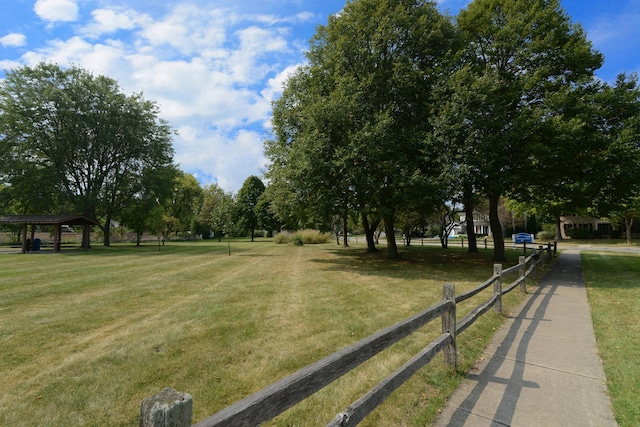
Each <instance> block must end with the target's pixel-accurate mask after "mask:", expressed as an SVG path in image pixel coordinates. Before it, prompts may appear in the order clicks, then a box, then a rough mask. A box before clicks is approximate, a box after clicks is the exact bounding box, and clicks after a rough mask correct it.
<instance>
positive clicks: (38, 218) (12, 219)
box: [0, 215, 99, 225]
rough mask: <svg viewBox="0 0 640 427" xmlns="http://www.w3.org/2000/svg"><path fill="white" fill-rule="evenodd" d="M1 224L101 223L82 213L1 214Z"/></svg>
mask: <svg viewBox="0 0 640 427" xmlns="http://www.w3.org/2000/svg"><path fill="white" fill-rule="evenodd" d="M0 224H26V225H58V224H60V225H62V224H64V225H99V223H98V222H97V221H94V220H92V219H89V218H87V217H85V216H82V215H0Z"/></svg>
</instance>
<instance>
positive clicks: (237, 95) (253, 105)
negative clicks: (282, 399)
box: [0, 0, 640, 192]
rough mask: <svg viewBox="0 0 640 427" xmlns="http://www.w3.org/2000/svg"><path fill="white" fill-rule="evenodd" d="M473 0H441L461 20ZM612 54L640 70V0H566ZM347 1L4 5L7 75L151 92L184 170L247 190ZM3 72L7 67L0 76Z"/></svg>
mask: <svg viewBox="0 0 640 427" xmlns="http://www.w3.org/2000/svg"><path fill="white" fill-rule="evenodd" d="M468 3H469V1H468V0H439V1H438V7H439V8H440V9H441V10H442V11H443V12H448V13H449V14H450V15H452V16H455V15H457V13H458V12H459V10H460V9H461V8H463V7H465V6H466V5H467V4H468ZM561 4H562V6H563V7H564V9H565V10H566V11H567V13H568V14H569V16H571V18H572V20H573V22H577V23H580V24H581V25H582V27H583V28H584V29H585V30H586V33H587V37H588V39H589V40H590V41H591V42H592V43H593V46H594V47H595V49H597V50H598V51H600V52H601V53H603V54H604V56H605V64H604V66H603V67H602V68H601V69H600V70H598V71H597V73H596V74H597V76H598V77H599V78H600V79H602V80H604V81H607V82H614V81H615V78H616V76H617V75H618V74H619V73H621V72H627V73H631V72H640V0H561ZM344 5H345V0H172V1H166V0H0V70H11V69H15V68H17V67H20V66H23V65H35V64H37V63H39V62H42V61H47V62H54V63H57V64H59V65H60V66H63V67H67V66H70V65H74V66H79V67H81V68H83V69H86V70H89V71H90V72H92V73H94V74H96V75H105V76H108V77H111V78H113V79H115V80H117V81H118V83H119V85H120V88H121V90H122V92H124V93H127V94H133V93H142V94H143V95H144V97H145V98H146V99H149V100H151V101H155V102H156V103H157V104H158V106H159V107H160V117H161V118H163V119H165V120H167V121H168V122H169V124H170V125H171V126H172V127H173V129H174V130H176V131H177V135H176V136H175V137H174V140H173V144H174V149H175V158H174V159H175V161H176V163H177V164H178V166H179V168H180V169H181V170H182V171H184V172H186V173H190V174H193V175H194V176H195V177H196V178H197V179H198V181H200V183H201V184H202V185H207V184H218V185H219V186H220V187H221V188H223V189H224V190H225V191H233V192H237V191H238V190H239V189H240V188H241V187H242V183H243V182H244V180H245V179H246V178H247V177H249V176H250V175H257V176H261V175H262V172H263V171H264V170H265V167H266V164H267V159H266V158H265V157H264V153H263V143H264V140H265V139H267V138H269V136H270V130H271V124H270V117H271V102H272V100H274V99H277V97H278V96H279V95H280V94H281V91H282V85H283V83H284V82H285V81H286V78H287V76H288V75H289V74H290V73H291V71H292V70H294V69H295V67H297V66H299V65H301V64H303V63H304V61H305V56H304V52H305V50H306V49H307V48H308V46H309V39H310V38H311V37H312V36H313V34H314V33H315V30H316V27H317V26H318V25H325V24H326V23H327V20H328V17H329V16H330V15H332V14H335V13H338V12H339V11H340V10H341V9H342V8H343V7H344ZM3 76H4V73H3V72H2V71H0V79H1V78H2V77H3Z"/></svg>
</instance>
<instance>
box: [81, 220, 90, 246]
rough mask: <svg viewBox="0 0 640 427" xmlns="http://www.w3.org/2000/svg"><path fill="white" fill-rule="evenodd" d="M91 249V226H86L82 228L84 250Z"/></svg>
mask: <svg viewBox="0 0 640 427" xmlns="http://www.w3.org/2000/svg"><path fill="white" fill-rule="evenodd" d="M90 248H91V226H90V225H89V224H85V225H83V226H82V249H84V250H85V251H86V250H89V249H90Z"/></svg>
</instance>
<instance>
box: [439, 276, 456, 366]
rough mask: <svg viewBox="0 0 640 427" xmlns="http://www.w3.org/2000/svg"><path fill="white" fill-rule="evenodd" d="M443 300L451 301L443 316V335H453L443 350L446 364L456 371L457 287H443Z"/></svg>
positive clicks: (448, 284)
mask: <svg viewBox="0 0 640 427" xmlns="http://www.w3.org/2000/svg"><path fill="white" fill-rule="evenodd" d="M442 298H443V299H445V300H447V301H450V303H451V304H449V308H448V310H447V311H446V312H445V313H443V314H442V333H443V334H449V335H451V342H450V343H449V344H448V345H447V346H446V347H445V349H444V350H443V353H444V364H445V366H447V367H448V368H450V369H452V370H455V369H457V367H458V355H457V353H458V346H457V345H456V287H455V285H453V284H451V283H447V284H445V285H444V286H442Z"/></svg>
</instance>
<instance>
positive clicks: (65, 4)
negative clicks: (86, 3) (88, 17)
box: [33, 0, 78, 22]
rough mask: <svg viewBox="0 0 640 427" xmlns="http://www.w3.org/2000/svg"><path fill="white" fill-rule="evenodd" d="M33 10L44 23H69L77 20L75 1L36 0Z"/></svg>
mask: <svg viewBox="0 0 640 427" xmlns="http://www.w3.org/2000/svg"><path fill="white" fill-rule="evenodd" d="M33 10H34V11H35V12H36V15H38V16H39V17H40V18H41V19H42V20H44V21H51V22H56V21H63V22H71V21H75V20H77V19H78V4H77V3H76V1H75V0H38V1H36V4H35V5H34V6H33Z"/></svg>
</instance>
